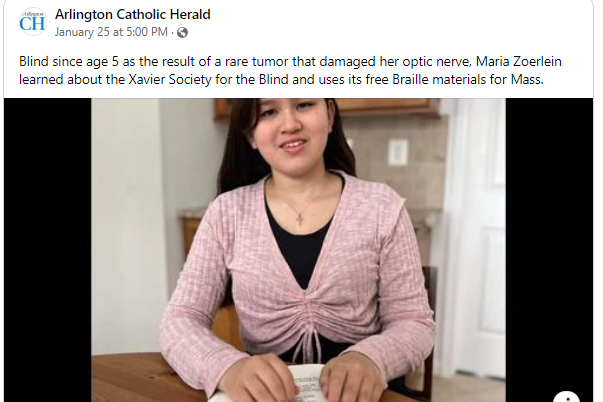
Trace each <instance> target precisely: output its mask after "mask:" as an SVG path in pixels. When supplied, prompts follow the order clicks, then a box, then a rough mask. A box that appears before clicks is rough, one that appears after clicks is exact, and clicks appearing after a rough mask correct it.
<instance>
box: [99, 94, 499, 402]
mask: <svg viewBox="0 0 603 402" xmlns="http://www.w3.org/2000/svg"><path fill="white" fill-rule="evenodd" d="M414 101H416V102H414ZM409 102H410V100H406V101H404V100H399V102H398V103H396V101H395V100H341V101H340V102H339V103H340V106H341V108H342V109H343V110H346V112H344V117H343V125H344V130H345V134H346V137H347V138H348V141H349V142H350V145H351V146H352V150H353V151H354V154H355V156H356V161H357V175H358V177H359V178H362V179H366V180H372V181H380V182H385V183H387V184H389V185H390V186H391V187H392V188H394V189H395V190H396V191H398V193H399V194H400V195H401V196H402V197H404V198H406V199H407V202H408V204H407V205H408V208H409V212H410V215H411V218H412V220H413V223H414V225H415V230H416V233H417V238H418V240H419V246H420V249H421V257H422V262H423V265H431V266H435V267H437V270H438V292H437V305H436V315H437V317H436V321H437V325H438V332H437V341H436V346H435V353H434V357H435V358H434V361H435V364H434V374H435V375H436V376H437V377H436V379H435V382H434V401H436V402H437V401H439V400H447V401H456V402H461V401H467V402H468V401H481V400H484V401H486V400H487V401H490V402H496V401H499V400H500V401H502V400H504V398H505V387H504V381H502V380H504V377H505V366H504V363H505V346H504V345H505V321H504V317H505V310H504V306H505V299H504V295H505V291H504V289H505V261H504V256H505V232H504V229H505V223H504V222H505V214H504V211H505V129H504V118H505V115H504V100H503V99H494V100H489V99H441V100H433V99H431V100H425V99H423V100H413V102H414V103H413V102H410V103H409ZM225 105H226V102H224V100H218V101H217V100H214V99H95V100H93V101H92V124H93V129H92V134H93V138H92V163H93V166H92V175H93V180H92V183H93V194H92V196H93V202H92V206H93V216H92V225H93V234H92V242H93V244H92V251H93V253H92V257H93V258H92V260H93V261H92V279H93V282H92V292H93V300H92V324H93V328H92V353H93V354H105V353H121V352H138V351H157V350H158V323H159V318H160V316H161V313H162V311H163V308H164V307H165V305H166V303H167V301H168V299H169V296H170V294H171V292H172V291H173V289H174V287H175V284H176V281H177V277H178V274H179V272H180V270H181V268H182V265H183V263H184V258H185V249H186V248H187V245H188V241H189V240H188V237H190V233H193V232H194V227H196V224H198V219H199V218H200V217H201V214H200V213H201V212H202V208H203V207H204V206H206V205H207V204H208V203H209V202H210V201H211V200H212V199H213V198H214V197H215V191H216V176H217V172H218V169H219V166H220V162H221V158H222V152H223V147H224V142H225V139H226V131H227V127H228V123H227V121H228V120H227V118H224V117H222V118H220V115H225V114H227V107H226V108H225V107H224V106H225ZM187 227H188V230H189V233H188V234H187V230H186V228H187ZM468 374H472V375H468ZM491 378H495V379H491Z"/></svg>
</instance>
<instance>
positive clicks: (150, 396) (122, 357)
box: [92, 353, 415, 402]
mask: <svg viewBox="0 0 603 402" xmlns="http://www.w3.org/2000/svg"><path fill="white" fill-rule="evenodd" d="M92 401H93V402H206V401H207V398H206V397H205V393H204V392H203V391H196V390H194V389H192V388H191V387H189V386H188V385H186V384H185V383H184V382H183V381H182V380H181V379H180V377H178V375H177V374H176V373H175V372H174V370H172V368H171V367H170V366H169V365H168V364H167V363H166V361H165V360H164V359H163V357H162V356H161V354H159V353H128V354H117V355H99V356H92ZM380 402H415V401H414V400H413V399H410V398H407V397H405V396H402V395H400V394H398V393H395V392H391V391H387V390H386V391H385V392H384V393H383V395H382V397H381V400H380Z"/></svg>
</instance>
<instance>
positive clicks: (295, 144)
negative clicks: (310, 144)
mask: <svg viewBox="0 0 603 402" xmlns="http://www.w3.org/2000/svg"><path fill="white" fill-rule="evenodd" d="M305 145H306V141H305V140H297V141H292V142H288V143H286V144H285V145H282V146H281V148H282V149H283V151H285V152H287V153H288V154H297V153H299V152H301V151H302V150H303V149H304V147H305Z"/></svg>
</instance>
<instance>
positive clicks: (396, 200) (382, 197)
mask: <svg viewBox="0 0 603 402" xmlns="http://www.w3.org/2000/svg"><path fill="white" fill-rule="evenodd" d="M346 178H347V177H346ZM349 180H350V181H351V182H353V183H354V186H353V187H354V192H355V193H356V195H357V196H360V197H361V198H363V199H365V200H370V201H372V202H377V203H379V204H380V205H383V204H385V205H391V204H400V203H404V201H405V199H404V198H403V197H402V196H401V195H400V194H399V193H398V192H397V191H396V190H394V189H393V188H392V187H391V186H390V185H389V184H387V183H383V182H380V181H372V180H366V179H360V178H358V177H353V176H349Z"/></svg>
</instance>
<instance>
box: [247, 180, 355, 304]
mask: <svg viewBox="0 0 603 402" xmlns="http://www.w3.org/2000/svg"><path fill="white" fill-rule="evenodd" d="M329 171H331V172H337V173H339V174H340V175H341V176H343V178H344V180H345V185H344V186H343V190H342V192H341V196H340V197H339V202H338V203H337V207H336V209H335V215H333V218H332V220H331V225H330V226H329V229H328V230H327V234H326V235H325V239H324V242H323V243H322V247H321V248H320V253H319V254H318V259H317V260H316V264H315V265H314V270H313V271H312V276H311V277H310V282H309V283H308V287H307V288H306V289H303V288H302V287H301V286H300V285H299V283H298V282H297V279H295V276H294V275H293V271H292V270H291V267H290V266H289V264H288V263H287V261H286V260H285V257H284V256H283V254H282V252H281V250H280V248H279V246H278V243H277V241H276V237H275V236H274V233H273V232H272V227H271V226H270V221H269V218H268V211H266V207H265V205H266V202H267V200H266V190H265V189H266V180H268V178H269V177H270V176H271V175H270V174H268V175H266V176H265V177H264V178H263V179H262V180H261V181H260V186H259V192H260V196H259V205H258V206H259V208H260V214H261V215H262V219H261V220H262V225H263V229H264V232H265V233H266V235H267V236H268V237H269V241H268V243H269V247H270V251H271V253H272V255H273V256H274V257H275V258H276V259H277V261H278V265H279V266H280V267H281V268H282V269H284V270H285V271H287V272H286V273H285V275H286V276H287V278H288V281H289V282H290V284H291V287H292V288H293V289H295V290H296V291H297V292H298V293H301V294H302V295H303V296H306V295H307V294H308V293H311V292H313V291H314V290H315V289H316V287H317V286H318V283H319V282H320V276H321V275H322V271H323V265H324V260H325V258H326V255H327V254H328V252H329V250H330V248H331V244H332V243H333V240H334V239H335V237H336V235H337V231H338V229H339V226H340V221H341V219H342V215H343V214H344V211H345V210H346V206H347V202H348V198H349V193H350V186H351V184H352V183H351V179H350V176H349V175H347V174H346V173H345V172H343V171H341V170H336V169H329Z"/></svg>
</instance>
